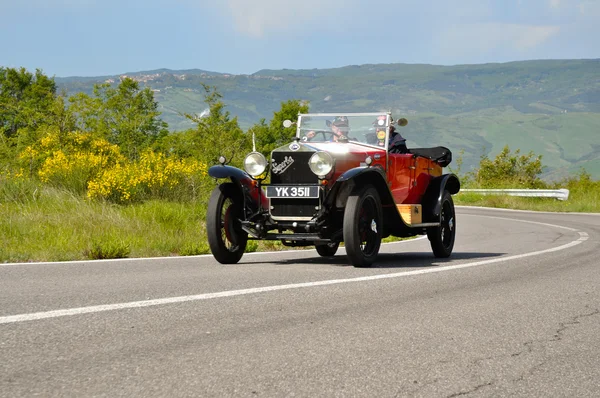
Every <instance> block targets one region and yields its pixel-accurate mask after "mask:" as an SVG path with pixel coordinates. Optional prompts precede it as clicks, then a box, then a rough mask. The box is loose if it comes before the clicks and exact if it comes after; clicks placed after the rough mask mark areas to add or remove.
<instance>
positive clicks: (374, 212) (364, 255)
mask: <svg viewBox="0 0 600 398" xmlns="http://www.w3.org/2000/svg"><path fill="white" fill-rule="evenodd" d="M382 227H383V225H382V210H381V202H380V200H379V194H378V193H377V190H376V189H375V188H374V187H373V186H372V185H367V186H365V187H364V188H363V189H360V190H358V191H356V190H355V191H354V192H352V194H350V196H349V197H348V201H347V202H346V210H345V211H344V225H343V233H344V244H345V246H346V253H347V254H348V258H349V259H350V262H351V263H352V265H354V266H355V267H370V266H371V264H373V262H374V261H375V258H376V257H377V253H379V247H380V246H381V234H382Z"/></svg>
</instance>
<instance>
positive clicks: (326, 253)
mask: <svg viewBox="0 0 600 398" xmlns="http://www.w3.org/2000/svg"><path fill="white" fill-rule="evenodd" d="M338 247H340V242H335V243H317V244H315V249H317V253H319V255H320V256H321V257H333V256H335V253H337V250H338Z"/></svg>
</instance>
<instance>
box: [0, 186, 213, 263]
mask: <svg viewBox="0 0 600 398" xmlns="http://www.w3.org/2000/svg"><path fill="white" fill-rule="evenodd" d="M30 191H31V194H30V195H25V194H24V195H22V196H21V197H20V198H19V200H0V240H1V241H2V242H3V244H2V246H1V247H0V262H24V261H61V260H86V259H99V258H121V257H147V256H170V255H194V254H204V253H208V252H209V249H208V244H207V243H206V235H205V232H204V213H205V208H206V206H205V205H204V204H202V203H199V202H198V203H189V204H181V203H173V202H166V201H148V202H145V203H141V204H135V205H129V206H118V205H114V204H110V203H106V202H99V201H90V200H87V199H84V198H82V197H79V196H76V195H73V194H70V193H68V192H66V191H61V190H57V189H53V188H49V187H47V186H39V187H37V188H35V189H32V188H30Z"/></svg>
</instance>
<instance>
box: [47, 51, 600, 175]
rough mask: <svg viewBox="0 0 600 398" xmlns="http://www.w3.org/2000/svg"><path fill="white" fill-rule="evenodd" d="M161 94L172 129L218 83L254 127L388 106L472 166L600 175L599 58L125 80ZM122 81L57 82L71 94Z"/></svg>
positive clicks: (162, 74)
mask: <svg viewBox="0 0 600 398" xmlns="http://www.w3.org/2000/svg"><path fill="white" fill-rule="evenodd" d="M124 75H127V76H130V77H132V78H134V79H136V80H139V81H140V82H142V83H143V84H144V85H147V86H149V87H151V88H152V89H153V90H155V96H156V98H157V100H158V101H159V102H160V104H161V108H162V112H163V119H164V120H165V121H166V122H167V123H169V126H170V127H171V129H172V130H179V129H185V128H188V127H190V124H189V123H188V122H187V121H186V120H185V119H184V118H182V117H181V116H180V115H179V113H181V112H187V113H200V112H202V110H203V109H204V108H205V104H204V103H203V90H202V87H201V83H207V84H209V85H213V86H216V87H217V88H218V90H219V92H221V94H223V100H224V102H225V104H226V105H227V108H226V109H227V110H228V111H229V112H230V113H231V114H232V115H234V116H237V117H238V120H239V122H240V125H241V126H242V127H243V128H247V127H249V126H251V125H253V124H254V123H257V122H258V121H259V120H260V119H261V118H265V119H267V120H269V119H270V118H271V117H272V115H273V112H274V111H276V110H278V109H279V108H280V104H281V102H282V101H286V100H289V99H303V100H308V101H310V104H311V111H312V112H336V111H341V112H358V111H379V110H391V111H392V112H393V114H394V115H395V116H396V117H400V116H404V117H407V118H408V119H409V121H410V122H409V125H408V126H407V127H406V128H404V129H403V130H402V132H403V134H404V135H405V136H406V138H407V139H408V142H409V144H410V145H413V146H433V145H444V146H448V147H450V148H451V149H452V150H453V151H454V152H455V153H456V154H458V153H459V151H460V150H461V149H464V151H465V154H464V161H465V166H464V167H465V169H464V170H463V171H465V170H468V169H469V168H471V167H473V166H474V165H476V164H477V163H478V162H479V157H480V156H481V155H482V154H483V153H490V152H491V155H495V154H496V153H498V152H499V150H500V149H501V148H502V147H503V146H504V145H506V144H508V145H509V146H510V147H511V149H516V148H520V149H521V150H522V151H525V152H526V151H529V150H533V151H534V152H535V153H537V154H542V155H543V160H544V164H545V165H546V166H547V176H549V177H560V176H562V175H565V174H568V173H572V172H576V171H577V170H578V169H579V168H580V167H585V168H586V170H587V171H588V172H590V173H592V175H594V176H595V177H596V178H600V154H599V149H600V139H599V138H598V134H599V133H600V60H598V59H595V60H544V61H524V62H511V63H504V64H484V65H457V66H436V65H408V64H376V65H353V66H346V67H343V68H335V69H303V70H289V69H284V70H261V71H258V72H256V73H254V74H252V75H229V74H223V73H217V72H208V71H203V70H186V71H172V70H168V69H159V70H154V71H147V72H135V73H127V74H124ZM118 79H119V76H104V77H96V78H56V82H57V83H58V84H59V87H62V88H65V89H66V90H67V92H68V93H69V94H73V93H75V92H78V91H84V92H88V93H89V92H91V90H92V87H93V84H94V83H98V82H104V81H113V82H114V81H118Z"/></svg>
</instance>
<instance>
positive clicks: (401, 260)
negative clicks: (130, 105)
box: [0, 208, 600, 397]
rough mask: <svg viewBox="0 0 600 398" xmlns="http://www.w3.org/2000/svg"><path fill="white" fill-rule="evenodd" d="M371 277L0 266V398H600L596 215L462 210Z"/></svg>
mask: <svg viewBox="0 0 600 398" xmlns="http://www.w3.org/2000/svg"><path fill="white" fill-rule="evenodd" d="M457 227H458V235H457V242H456V246H455V249H454V253H453V255H452V257H451V258H450V259H449V260H439V259H435V258H434V257H433V255H432V254H431V249H430V247H429V242H428V241H427V239H419V240H414V241H408V242H401V243H394V244H386V245H384V246H383V247H382V253H381V254H380V257H379V261H378V262H377V264H376V266H375V267H374V268H370V269H355V268H353V267H351V266H348V265H346V259H345V253H344V252H343V249H340V251H339V252H338V255H337V256H336V257H335V258H333V259H322V258H320V257H319V256H318V255H317V253H316V252H315V251H314V250H306V251H293V252H282V253H260V254H258V253H255V254H247V255H245V256H244V257H243V258H242V261H241V262H240V264H237V265H232V266H222V265H219V264H217V263H216V262H215V261H214V260H213V258H212V257H211V256H198V257H184V258H159V259H139V260H118V261H117V260H114V261H96V262H71V263H53V264H18V265H15V264H6V265H0V396H1V397H20V396H36V395H39V396H48V397H52V396H61V397H69V396H72V397H87V396H106V397H119V396H128V397H129V396H143V397H150V396H169V397H171V396H173V397H175V396H177V397H185V396H203V397H208V396H214V397H223V396H242V397H245V396H247V397H256V396H266V397H273V396H276V397H279V396H302V397H315V396H322V397H336V396H340V397H341V396H343V397H349V396H364V397H375V396H377V397H395V396H422V397H456V396H531V397H549V396H554V397H586V396H589V397H597V396H599V395H600V337H599V336H598V334H599V331H600V290H599V289H598V286H600V272H599V266H600V259H599V257H600V244H599V241H600V215H580V214H549V213H531V212H513V211H501V210H491V209H476V208H459V209H458V216H457Z"/></svg>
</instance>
